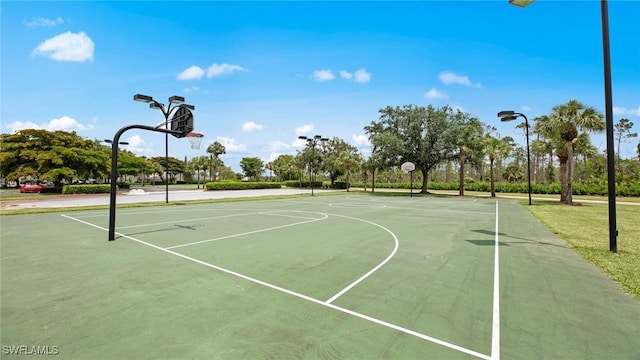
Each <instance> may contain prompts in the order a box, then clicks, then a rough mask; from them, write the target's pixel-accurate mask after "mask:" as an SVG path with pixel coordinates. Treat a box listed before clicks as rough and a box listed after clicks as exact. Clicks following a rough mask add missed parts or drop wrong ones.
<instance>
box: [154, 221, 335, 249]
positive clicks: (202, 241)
mask: <svg viewBox="0 0 640 360" xmlns="http://www.w3.org/2000/svg"><path fill="white" fill-rule="evenodd" d="M328 217H329V216H328V215H327V214H324V217H323V218H321V219H312V220H307V221H300V222H296V223H293V224H286V225H280V226H274V227H270V228H266V229H259V230H253V231H247V232H244V233H241V234H233V235H227V236H221V237H218V238H213V239H208V240H201V241H195V242H192V243H188V244H182V245H175V246H169V247H166V248H165V249H167V250H170V249H177V248H181V247H185V246H191V245H197V244H204V243H208V242H212V241H218V240H224V239H230V238H234V237H238V236H244V235H250V234H257V233H261V232H265V231H271V230H277V229H282V228H286V227H289V226H295V225H302V224H307V223H311V222H314V221H320V220H324V219H326V218H328Z"/></svg>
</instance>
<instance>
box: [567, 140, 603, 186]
mask: <svg viewBox="0 0 640 360" xmlns="http://www.w3.org/2000/svg"><path fill="white" fill-rule="evenodd" d="M573 150H574V151H573V152H574V155H575V158H576V159H575V160H576V171H575V172H576V176H575V177H576V179H580V176H579V172H580V171H579V169H578V166H579V162H578V156H580V155H581V156H582V163H583V169H582V174H583V175H584V176H583V180H584V181H588V180H589V163H588V162H589V158H593V157H595V156H596V155H597V154H598V149H597V148H596V147H595V146H593V144H591V137H590V136H589V134H587V133H581V134H580V135H578V137H577V138H576V139H575V141H574V142H573Z"/></svg>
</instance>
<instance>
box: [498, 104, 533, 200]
mask: <svg viewBox="0 0 640 360" xmlns="http://www.w3.org/2000/svg"><path fill="white" fill-rule="evenodd" d="M520 116H521V117H523V118H524V127H525V135H526V138H527V188H528V189H529V206H531V155H530V152H529V120H528V119H527V117H526V116H525V115H524V114H522V113H517V112H513V110H504V111H500V112H499V113H498V117H499V118H500V121H512V120H515V119H517V118H518V117H520Z"/></svg>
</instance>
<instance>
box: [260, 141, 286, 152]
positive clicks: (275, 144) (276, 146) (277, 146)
mask: <svg viewBox="0 0 640 360" xmlns="http://www.w3.org/2000/svg"><path fill="white" fill-rule="evenodd" d="M289 148H291V145H289V144H287V143H284V142H282V141H278V140H276V141H272V142H270V143H269V145H267V150H266V151H270V152H278V151H283V150H288V149H289Z"/></svg>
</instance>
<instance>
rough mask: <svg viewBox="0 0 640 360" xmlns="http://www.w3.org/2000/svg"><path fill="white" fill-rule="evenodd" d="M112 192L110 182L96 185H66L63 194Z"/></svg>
mask: <svg viewBox="0 0 640 360" xmlns="http://www.w3.org/2000/svg"><path fill="white" fill-rule="evenodd" d="M110 192H111V186H110V185H109V184H95V185H65V186H63V187H62V193H63V194H108V193H110Z"/></svg>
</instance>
